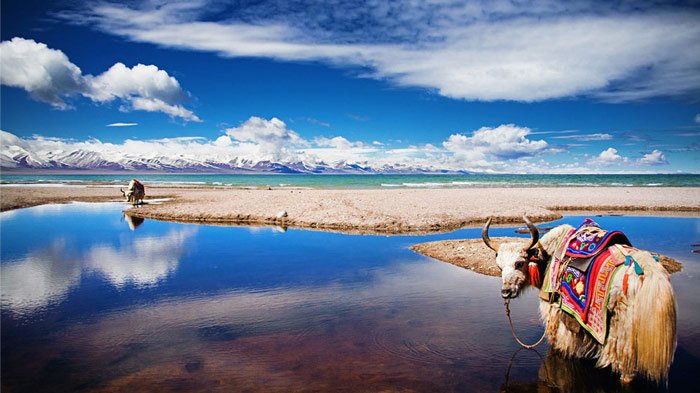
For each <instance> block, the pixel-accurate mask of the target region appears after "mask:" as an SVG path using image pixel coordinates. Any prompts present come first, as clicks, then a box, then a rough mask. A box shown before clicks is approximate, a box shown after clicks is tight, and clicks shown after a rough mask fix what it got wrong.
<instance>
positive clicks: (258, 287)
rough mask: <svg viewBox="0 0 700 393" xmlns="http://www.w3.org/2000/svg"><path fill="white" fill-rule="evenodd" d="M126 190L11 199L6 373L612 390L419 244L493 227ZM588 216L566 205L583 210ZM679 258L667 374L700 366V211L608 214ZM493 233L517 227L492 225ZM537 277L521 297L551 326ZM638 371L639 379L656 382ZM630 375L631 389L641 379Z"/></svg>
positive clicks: (241, 387) (184, 386)
mask: <svg viewBox="0 0 700 393" xmlns="http://www.w3.org/2000/svg"><path fill="white" fill-rule="evenodd" d="M124 207H125V206H124V205H122V204H71V205H49V206H41V207H35V208H30V209H23V210H18V211H12V212H6V213H2V214H1V215H0V229H1V246H2V249H1V252H2V254H1V256H2V275H1V278H2V286H1V292H2V390H3V391H8V392H10V391H11V392H41V391H52V392H56V391H158V390H162V391H176V390H182V391H264V392H269V391H423V392H433V391H467V392H469V391H473V392H489V391H514V392H519V391H525V392H526V391H585V392H591V391H616V390H620V389H621V388H620V386H619V385H618V382H617V379H616V378H615V377H614V376H611V375H610V373H609V372H608V371H606V370H602V371H601V370H596V369H595V368H593V367H592V365H591V364H590V363H589V362H584V361H573V360H566V359H562V358H560V357H558V356H557V355H556V354H555V353H551V351H549V348H548V347H547V346H546V345H543V346H541V347H540V348H539V349H538V351H539V352H534V351H520V352H518V345H517V344H516V343H515V341H514V340H513V338H512V336H511V333H510V330H509V327H508V323H507V320H506V317H505V315H504V312H503V305H502V301H501V299H500V295H499V290H500V279H499V278H494V277H486V276H482V275H479V274H475V273H473V272H470V271H467V270H464V269H461V268H458V267H455V266H452V265H450V264H447V263H442V262H438V261H436V260H433V259H431V258H426V257H423V256H421V255H418V254H416V253H413V252H412V251H410V250H409V249H408V247H409V246H410V245H411V244H415V243H419V242H424V241H431V240H440V239H449V238H474V237H479V236H480V230H479V229H469V230H460V231H456V232H452V233H448V234H440V235H430V236H392V237H386V236H358V235H343V234H335V233H326V232H313V231H305V230H294V229H290V230H287V231H283V230H282V229H279V228H250V227H223V226H206V225H194V224H178V223H167V222H159V221H150V220H147V221H145V222H143V223H141V225H138V226H136V225H135V224H138V223H133V222H129V221H126V220H125V219H124V218H123V217H122V214H121V210H122V209H123V208H124ZM581 220H582V217H567V218H565V219H563V220H561V222H567V223H571V224H578V223H579V222H580V221H581ZM596 220H597V221H598V222H599V223H600V224H602V225H603V226H605V227H609V228H615V229H620V230H623V231H625V232H626V233H627V235H628V236H629V237H630V239H631V240H632V242H633V244H635V245H636V246H638V247H640V248H647V249H651V250H654V251H658V252H661V253H664V254H666V255H669V256H672V257H674V258H676V259H678V260H679V261H681V262H682V263H683V264H684V269H683V271H682V272H680V273H677V274H675V275H674V276H673V285H674V289H675V290H676V294H677V299H678V307H679V319H678V322H679V323H678V332H679V339H678V349H677V351H676V358H675V362H674V364H673V366H672V369H671V376H670V380H669V385H668V390H670V391H688V389H691V390H693V389H694V388H695V383H696V381H697V379H696V377H695V374H694V373H696V372H697V369H698V366H700V362H699V358H700V316H699V315H698V313H697V310H699V309H700V289H698V287H697V278H698V277H699V276H700V275H699V273H700V258H699V257H698V254H691V252H690V251H691V244H694V243H698V242H699V241H700V219H697V218H654V217H600V218H596ZM492 235H493V236H514V235H515V234H514V232H513V228H494V229H493V230H492ZM536 303H537V299H536V294H535V293H534V292H530V293H527V294H526V295H525V296H524V297H523V298H522V299H519V300H517V301H515V302H514V303H513V304H512V308H513V314H514V323H515V325H516V326H517V329H518V330H519V331H520V334H521V338H523V339H524V340H526V341H530V342H532V341H535V340H536V339H537V338H538V337H539V335H540V334H541V332H542V328H541V325H540V323H539V321H538V319H537V315H536ZM656 389H657V387H655V386H653V385H648V384H645V383H641V382H636V383H635V384H633V385H632V386H631V390H632V391H654V390H656ZM628 391H629V390H628Z"/></svg>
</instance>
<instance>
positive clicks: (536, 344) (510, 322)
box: [503, 299, 546, 349]
mask: <svg viewBox="0 0 700 393" xmlns="http://www.w3.org/2000/svg"><path fill="white" fill-rule="evenodd" d="M503 305H505V306H506V315H507V316H508V323H509V324H510V331H511V332H512V333H513V337H514V338H515V341H517V342H518V344H520V345H521V346H522V347H523V348H527V349H533V348H535V347H536V346H538V345H540V344H541V343H542V340H544V336H545V334H546V330H545V331H544V332H542V337H540V339H539V340H537V342H536V343H534V344H529V345H528V344H525V343H524V342H522V341H520V339H519V338H518V335H517V334H515V328H514V327H513V320H511V319H510V300H509V299H505V300H504V301H503Z"/></svg>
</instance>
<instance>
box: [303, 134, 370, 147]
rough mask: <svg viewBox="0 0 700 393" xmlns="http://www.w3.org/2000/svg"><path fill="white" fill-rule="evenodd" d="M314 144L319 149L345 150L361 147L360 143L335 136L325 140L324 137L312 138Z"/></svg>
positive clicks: (362, 144)
mask: <svg viewBox="0 0 700 393" xmlns="http://www.w3.org/2000/svg"><path fill="white" fill-rule="evenodd" d="M314 143H315V144H316V145H317V146H320V147H333V148H336V149H342V150H347V149H351V148H353V147H363V146H364V143H362V142H350V141H349V140H347V139H346V138H344V137H342V136H336V137H333V138H326V137H324V136H319V137H316V138H314Z"/></svg>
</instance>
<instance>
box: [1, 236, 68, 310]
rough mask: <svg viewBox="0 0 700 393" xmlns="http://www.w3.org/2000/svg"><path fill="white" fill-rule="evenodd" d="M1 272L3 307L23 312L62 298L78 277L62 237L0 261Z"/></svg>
mask: <svg viewBox="0 0 700 393" xmlns="http://www.w3.org/2000/svg"><path fill="white" fill-rule="evenodd" d="M1 272H2V274H1V275H0V282H2V307H3V309H9V310H12V311H14V312H16V313H19V314H24V313H27V312H31V311H33V310H36V309H39V308H42V307H46V306H47V305H48V304H49V303H50V302H52V301H55V300H56V299H62V298H63V297H64V296H65V294H66V293H67V292H68V291H69V290H70V288H71V287H73V286H74V285H76V283H77V282H78V281H79V280H80V274H81V267H80V262H78V260H77V259H75V258H71V257H70V255H69V253H68V250H67V249H66V244H65V240H64V239H57V240H56V241H54V242H53V243H52V244H51V245H50V246H49V247H47V248H44V249H39V250H33V251H31V252H29V253H28V254H27V255H26V256H24V258H22V259H19V260H17V261H9V262H8V263H3V265H2V270H1Z"/></svg>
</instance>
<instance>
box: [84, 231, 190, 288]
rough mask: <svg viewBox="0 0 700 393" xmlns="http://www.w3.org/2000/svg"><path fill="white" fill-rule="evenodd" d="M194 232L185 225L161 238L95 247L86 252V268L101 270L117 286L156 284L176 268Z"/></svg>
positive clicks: (99, 271) (147, 238)
mask: <svg viewBox="0 0 700 393" xmlns="http://www.w3.org/2000/svg"><path fill="white" fill-rule="evenodd" d="M195 231H196V229H195V228H193V227H186V228H183V229H180V230H173V231H171V232H170V233H168V234H167V235H165V236H162V237H156V236H153V237H142V238H136V239H134V241H133V242H131V243H129V244H126V245H124V246H122V247H119V248H115V247H113V246H111V245H97V246H94V247H92V248H91V249H90V250H89V251H88V253H87V256H86V260H85V268H87V270H91V271H95V272H98V273H100V274H101V275H103V276H104V277H105V278H107V280H109V282H111V283H112V284H113V285H114V286H116V287H122V286H124V285H125V284H127V283H133V284H135V285H137V286H145V285H154V284H156V283H158V281H160V280H162V279H164V278H165V277H167V276H168V275H169V274H170V273H171V272H173V271H175V269H176V268H177V266H178V263H179V261H180V257H181V255H182V254H183V252H184V244H185V242H186V240H187V239H188V238H189V237H191V236H192V235H193V234H194V233H195Z"/></svg>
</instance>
